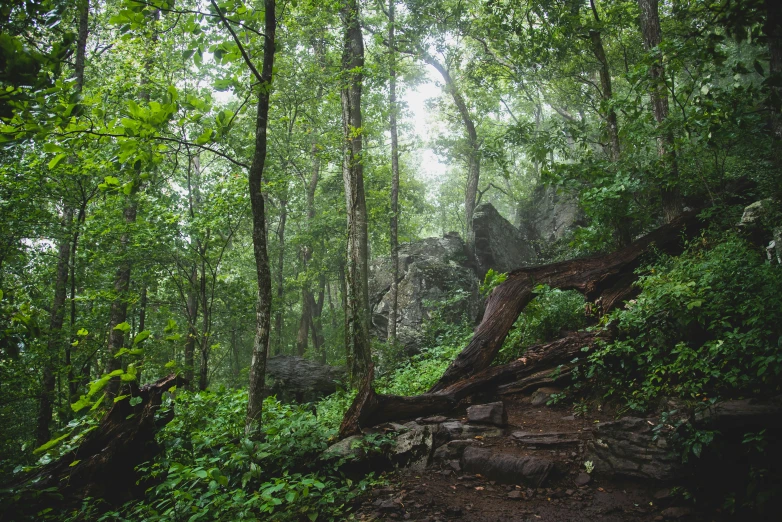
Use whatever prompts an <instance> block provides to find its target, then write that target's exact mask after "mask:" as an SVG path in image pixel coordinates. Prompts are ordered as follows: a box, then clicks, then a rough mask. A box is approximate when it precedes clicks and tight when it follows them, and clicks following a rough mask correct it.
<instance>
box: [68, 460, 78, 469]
mask: <svg viewBox="0 0 782 522" xmlns="http://www.w3.org/2000/svg"><path fill="white" fill-rule="evenodd" d="M79 462H81V461H80V460H74V461H73V462H71V463H70V464H68V467H69V468H72V467H74V466H78V465H79Z"/></svg>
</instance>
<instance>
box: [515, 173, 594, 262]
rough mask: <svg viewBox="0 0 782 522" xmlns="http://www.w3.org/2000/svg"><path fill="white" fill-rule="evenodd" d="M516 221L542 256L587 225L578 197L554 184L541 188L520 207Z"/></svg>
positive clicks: (523, 233) (523, 234)
mask: <svg viewBox="0 0 782 522" xmlns="http://www.w3.org/2000/svg"><path fill="white" fill-rule="evenodd" d="M516 219H517V223H518V226H519V229H520V231H521V234H522V236H523V237H524V238H525V239H526V240H527V241H529V243H530V245H532V246H533V247H534V248H535V250H536V251H537V252H538V253H539V254H540V253H541V252H543V251H545V250H546V247H547V246H549V245H551V244H552V243H554V242H555V241H557V240H558V239H562V238H563V237H564V236H565V235H566V234H567V233H568V232H570V231H572V230H574V229H575V228H576V227H578V226H582V225H584V224H585V223H586V217H585V215H584V212H583V211H582V210H581V208H580V207H579V206H578V198H577V197H576V196H574V195H572V194H567V193H565V192H563V191H562V190H561V189H558V188H557V187H554V186H552V185H538V187H537V188H536V189H535V191H534V192H533V194H532V197H530V199H529V201H528V202H526V203H525V204H523V205H521V206H520V207H519V209H518V213H517V218H516Z"/></svg>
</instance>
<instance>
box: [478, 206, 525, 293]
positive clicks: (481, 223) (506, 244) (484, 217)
mask: <svg viewBox="0 0 782 522" xmlns="http://www.w3.org/2000/svg"><path fill="white" fill-rule="evenodd" d="M472 226H473V232H474V233H475V260H476V263H477V265H478V266H477V269H478V277H479V278H480V279H483V277H484V276H485V275H486V272H488V271H489V269H493V270H494V271H495V272H510V271H512V270H514V269H516V268H520V267H522V266H528V265H531V264H533V263H534V262H535V261H536V260H537V253H536V252H535V249H534V248H533V247H532V246H531V245H530V244H529V242H528V241H527V240H526V239H525V238H524V237H523V235H522V234H521V232H519V230H518V229H517V228H516V227H514V226H513V225H511V224H510V222H508V220H506V219H505V218H504V217H502V216H501V215H500V213H499V212H497V209H495V208H494V206H492V204H491V203H481V204H480V205H478V206H477V207H476V208H475V212H474V213H473V220H472Z"/></svg>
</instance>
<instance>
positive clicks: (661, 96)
mask: <svg viewBox="0 0 782 522" xmlns="http://www.w3.org/2000/svg"><path fill="white" fill-rule="evenodd" d="M638 7H639V8H640V10H641V16H640V23H641V36H642V37H643V42H644V48H645V49H646V51H647V52H651V51H654V50H655V49H656V48H657V46H659V45H660V44H661V43H662V30H661V29H660V13H659V6H658V2H657V0H638ZM649 75H650V80H651V89H650V92H649V96H650V98H651V102H652V113H653V114H654V119H655V121H656V122H657V125H658V126H659V127H660V131H659V136H658V138H657V152H658V155H659V156H660V158H661V159H663V160H665V161H666V162H667V163H668V165H669V168H670V172H669V175H668V179H669V182H668V184H667V186H663V187H662V188H661V191H660V193H661V196H662V206H663V216H664V217H665V220H666V221H667V222H670V221H672V220H673V219H674V218H675V217H676V216H678V215H679V214H680V213H681V210H682V198H681V194H680V193H679V189H678V188H677V187H676V183H677V180H678V178H679V166H678V161H677V158H676V150H675V149H674V143H673V133H672V132H671V131H670V130H667V129H663V128H662V126H663V123H664V122H665V119H666V118H667V117H668V94H667V92H666V89H667V87H666V85H665V66H664V65H663V61H662V57H661V56H659V55H658V56H657V57H656V58H655V59H654V64H653V65H652V67H651V69H650V70H649Z"/></svg>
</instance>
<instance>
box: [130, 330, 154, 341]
mask: <svg viewBox="0 0 782 522" xmlns="http://www.w3.org/2000/svg"><path fill="white" fill-rule="evenodd" d="M150 335H152V332H150V331H149V330H143V331H141V332H139V333H137V334H136V337H134V338H133V344H140V343H143V342H144V341H146V340H147V339H149V336H150Z"/></svg>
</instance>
